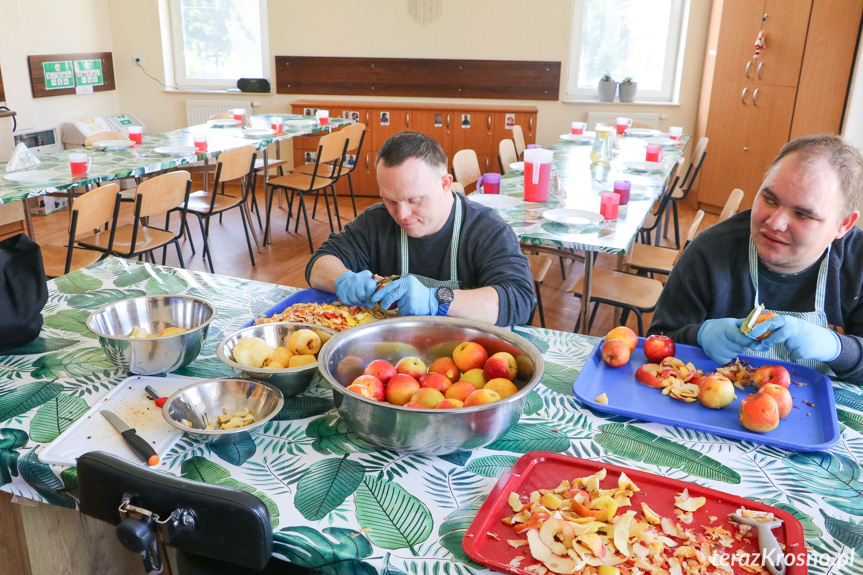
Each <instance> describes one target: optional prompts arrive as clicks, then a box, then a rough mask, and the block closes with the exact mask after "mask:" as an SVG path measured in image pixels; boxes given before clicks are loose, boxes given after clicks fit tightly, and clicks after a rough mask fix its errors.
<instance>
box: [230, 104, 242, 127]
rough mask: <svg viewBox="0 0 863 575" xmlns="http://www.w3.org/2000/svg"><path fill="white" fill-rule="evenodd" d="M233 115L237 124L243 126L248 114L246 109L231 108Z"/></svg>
mask: <svg viewBox="0 0 863 575" xmlns="http://www.w3.org/2000/svg"><path fill="white" fill-rule="evenodd" d="M231 115H232V116H233V117H234V120H236V122H237V124H239V125H241V126H242V125H243V118H244V117H245V116H246V109H245V108H234V109H233V110H231Z"/></svg>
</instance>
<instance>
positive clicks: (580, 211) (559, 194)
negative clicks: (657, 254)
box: [468, 130, 690, 334]
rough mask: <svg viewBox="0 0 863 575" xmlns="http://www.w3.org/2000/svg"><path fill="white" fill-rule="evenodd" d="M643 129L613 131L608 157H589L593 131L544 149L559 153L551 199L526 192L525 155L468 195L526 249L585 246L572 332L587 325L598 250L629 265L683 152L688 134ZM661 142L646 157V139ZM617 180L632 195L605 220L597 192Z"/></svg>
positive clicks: (566, 250)
mask: <svg viewBox="0 0 863 575" xmlns="http://www.w3.org/2000/svg"><path fill="white" fill-rule="evenodd" d="M644 134H646V135H639V136H629V135H622V136H616V138H615V145H614V153H613V156H612V158H611V160H610V161H608V162H604V163H601V162H595V161H593V160H592V159H591V149H592V144H593V137H594V133H593V132H587V133H585V134H582V135H571V134H563V135H562V136H561V138H560V139H559V140H558V141H556V142H555V143H553V144H552V145H550V146H546V149H549V150H552V151H553V153H554V156H553V158H554V159H553V162H552V171H551V178H550V183H549V187H550V191H549V194H548V199H547V200H546V201H542V202H531V201H526V200H525V198H524V162H516V163H515V164H514V166H513V167H514V168H515V169H511V170H510V171H509V172H508V173H506V174H504V176H503V177H502V179H501V185H500V193H499V195H497V197H495V195H493V194H477V193H476V192H474V193H473V194H470V195H469V196H468V198H471V199H474V200H476V201H478V202H480V203H483V204H485V205H487V206H490V207H492V208H494V209H495V210H496V211H497V212H498V213H499V214H500V216H501V217H502V218H503V219H504V221H506V222H507V223H508V224H509V225H510V226H511V227H512V229H513V230H514V231H515V233H516V235H517V236H518V239H519V241H520V242H521V244H522V246H523V248H525V249H526V250H529V249H530V248H531V247H534V248H536V249H541V250H542V251H544V252H546V253H551V254H555V253H557V254H562V255H564V256H566V257H571V254H572V253H573V252H584V294H583V297H582V298H581V306H580V307H581V313H580V315H579V322H578V325H576V326H575V331H576V332H579V333H585V334H586V333H587V332H588V328H587V325H588V318H589V316H590V313H589V311H588V310H589V307H590V288H591V285H590V284H591V272H592V270H593V266H594V263H595V261H596V255H597V254H600V253H605V254H611V255H615V256H618V262H619V265H624V264H625V260H626V256H627V254H629V253H631V251H632V244H633V242H635V240H636V239H637V235H638V231H639V229H640V228H641V226H642V225H643V224H644V222H645V220H646V219H647V217H648V216H649V215H650V212H651V210H652V209H653V208H654V202H655V201H656V200H657V198H658V197H659V195H660V194H661V192H662V191H663V189H664V187H665V186H666V185H668V184H669V182H668V179H669V174H671V172H672V169H673V168H674V166H675V164H676V163H677V162H678V160H679V159H680V156H681V155H682V154H683V153H684V151H685V149H686V147H687V144H688V143H689V140H690V136H689V135H684V136H683V137H682V139H680V140H671V139H669V138H668V137H667V136H668V135H667V134H665V133H661V132H659V130H656V131H647V130H645V131H644ZM651 143H655V144H656V145H660V146H661V147H662V149H663V159H662V161H661V162H658V163H647V162H645V161H644V160H645V152H646V147H647V145H648V144H651ZM615 180H628V181H629V182H630V183H631V195H630V198H629V202H628V203H627V204H626V205H624V206H620V210H619V213H618V216H617V217H616V218H614V219H605V218H603V217H602V215H601V214H600V201H601V197H600V194H602V193H606V192H612V191H613V187H614V182H615Z"/></svg>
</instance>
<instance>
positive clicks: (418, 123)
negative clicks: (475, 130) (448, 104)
mask: <svg viewBox="0 0 863 575" xmlns="http://www.w3.org/2000/svg"><path fill="white" fill-rule="evenodd" d="M452 118H453V113H452V112H451V111H447V110H414V111H413V118H412V120H411V125H412V128H411V129H412V130H415V131H417V132H419V133H421V134H425V135H426V136H429V137H430V138H434V139H435V140H437V142H438V143H439V144H440V145H441V148H443V151H444V153H445V154H447V157H451V153H450V150H452Z"/></svg>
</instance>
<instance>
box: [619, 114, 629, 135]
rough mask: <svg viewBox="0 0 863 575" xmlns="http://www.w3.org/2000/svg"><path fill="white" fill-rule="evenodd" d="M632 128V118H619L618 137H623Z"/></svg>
mask: <svg viewBox="0 0 863 575" xmlns="http://www.w3.org/2000/svg"><path fill="white" fill-rule="evenodd" d="M631 127H632V118H618V119H617V135H618V136H622V135H623V134H625V133H626V131H627V130H628V129H629V128H631Z"/></svg>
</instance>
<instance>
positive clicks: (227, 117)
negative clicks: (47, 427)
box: [207, 112, 234, 121]
mask: <svg viewBox="0 0 863 575" xmlns="http://www.w3.org/2000/svg"><path fill="white" fill-rule="evenodd" d="M233 119H234V116H233V114H231V113H230V112H222V113H221V114H213V115H212V116H210V117H209V118H207V121H209V120H233Z"/></svg>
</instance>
